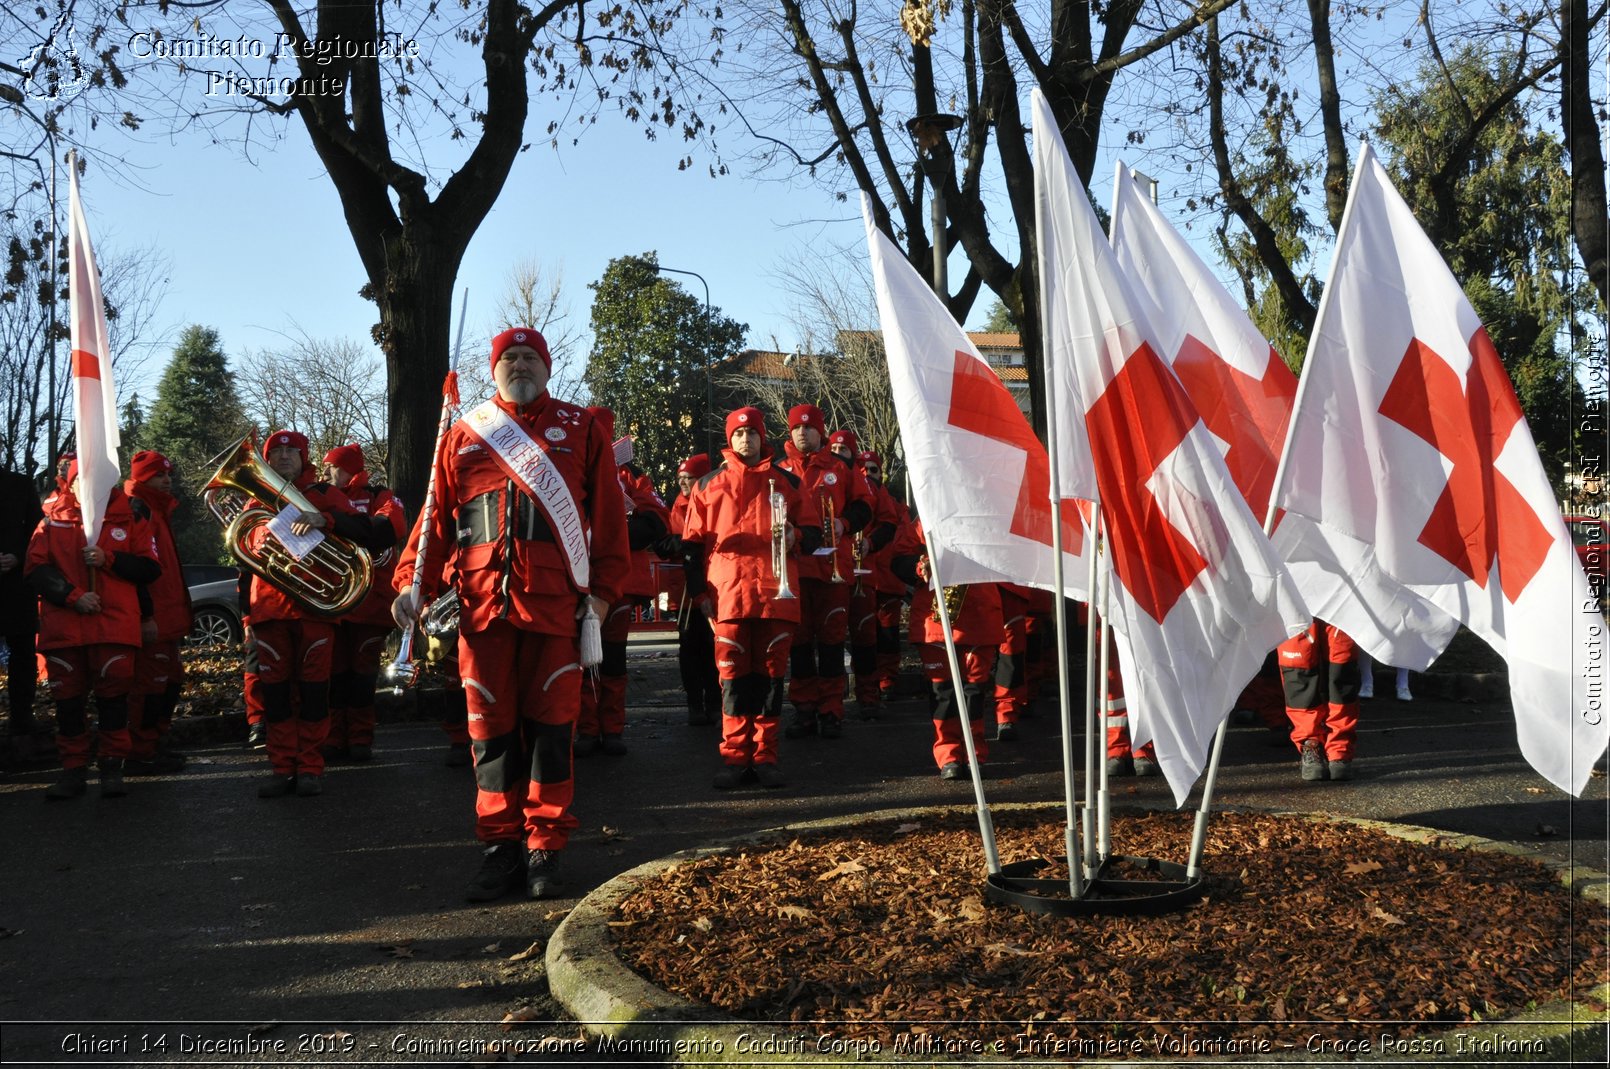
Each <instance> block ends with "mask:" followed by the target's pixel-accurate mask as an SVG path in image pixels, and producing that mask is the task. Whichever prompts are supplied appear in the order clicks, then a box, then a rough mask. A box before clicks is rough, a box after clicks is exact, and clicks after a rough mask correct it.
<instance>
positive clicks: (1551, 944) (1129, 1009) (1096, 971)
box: [612, 811, 1607, 1056]
mask: <svg viewBox="0 0 1610 1069" xmlns="http://www.w3.org/2000/svg"><path fill="white" fill-rule="evenodd" d="M1193 816H1194V814H1192V813H1189V812H1187V813H1149V814H1121V815H1118V816H1115V818H1114V821H1113V843H1114V848H1115V852H1117V853H1123V854H1128V855H1134V856H1141V857H1155V858H1160V859H1163V860H1171V861H1177V862H1183V861H1184V860H1185V858H1186V856H1187V853H1188V849H1189V842H1190V833H1191V821H1192V818H1193ZM996 830H997V841H998V844H999V851H1000V857H1001V861H1002V862H1003V863H1010V862H1012V861H1016V860H1022V859H1026V858H1033V857H1039V858H1046V859H1050V858H1054V857H1056V856H1057V855H1060V854H1061V853H1062V849H1063V847H1062V843H1063V828H1062V824H1061V818H1060V811H1058V812H1057V813H1055V814H1051V815H1049V816H1047V815H1044V814H1038V813H1010V814H1002V815H998V817H997V829H996ZM1203 868H1204V871H1205V872H1206V873H1207V874H1208V887H1209V889H1208V894H1207V896H1206V898H1205V899H1204V900H1203V901H1201V902H1199V903H1198V904H1196V905H1195V906H1193V907H1191V908H1189V909H1186V910H1184V911H1181V912H1176V913H1169V914H1164V915H1161V916H1111V915H1107V916H1083V917H1053V916H1040V915H1032V914H1029V913H1025V912H1023V911H1021V910H1019V909H1016V908H1014V907H1011V906H1002V905H995V904H991V903H986V902H985V901H984V899H983V896H982V893H981V883H982V872H983V854H982V848H981V846H980V844H979V833H978V827H977V824H976V821H975V820H974V819H973V818H972V816H971V815H966V814H963V815H957V816H945V817H936V818H934V819H933V820H931V821H928V822H925V823H924V824H922V825H921V826H920V827H919V828H912V827H911V825H910V824H909V823H907V824H903V825H896V824H893V823H888V824H869V825H866V826H863V827H860V828H856V829H853V830H851V831H841V832H837V833H834V834H832V835H830V836H827V837H823V838H801V839H799V840H796V841H792V842H783V843H777V844H775V845H772V846H760V847H754V848H750V849H747V850H745V851H744V852H742V853H735V854H727V855H718V856H713V857H708V858H702V859H699V860H697V861H690V862H686V863H683V864H680V865H678V866H676V867H675V868H673V869H671V870H670V871H668V872H666V873H664V874H663V875H661V876H659V877H657V878H655V879H653V880H651V881H649V882H647V883H646V884H645V885H644V886H643V887H642V888H641V889H640V890H639V891H638V892H636V893H634V894H633V895H632V896H630V897H629V898H627V899H626V900H625V901H624V902H623V903H622V905H621V908H620V910H619V912H618V915H617V916H616V918H615V922H614V924H613V925H612V930H613V931H614V933H615V937H616V940H617V945H618V953H619V955H620V957H621V958H622V960H623V961H625V962H626V963H627V964H628V965H630V966H631V967H633V968H634V969H636V970H637V971H638V972H639V973H641V974H642V975H643V976H645V977H647V978H648V979H650V980H651V981H653V982H654V983H656V984H658V985H659V986H661V987H664V988H666V989H668V990H671V991H674V992H677V993H678V994H681V995H683V996H685V997H687V998H690V999H693V1000H695V1001H698V1002H702V1003H705V1004H707V1005H710V1006H714V1007H718V1008H719V1009H721V1010H724V1011H726V1012H728V1013H731V1014H733V1015H735V1016H738V1017H741V1018H747V1019H751V1020H756V1021H789V1022H799V1023H804V1022H823V1024H822V1025H821V1026H820V1027H821V1028H824V1029H826V1030H828V1031H830V1032H832V1033H834V1034H836V1035H842V1036H844V1037H846V1038H848V1039H852V1040H853V1039H857V1038H859V1039H862V1040H866V1041H877V1042H879V1043H881V1044H883V1045H884V1046H883V1049H885V1050H888V1049H891V1046H893V1047H894V1048H895V1049H898V1044H899V1043H900V1042H906V1043H908V1044H909V1042H910V1040H911V1037H912V1036H914V1035H915V1036H917V1037H919V1038H928V1039H932V1038H933V1037H934V1036H940V1035H943V1034H944V1033H945V1031H946V1028H947V1024H946V1022H949V1023H951V1024H953V1025H956V1026H961V1025H963V1024H964V1023H965V1029H966V1034H967V1035H968V1036H969V1037H971V1038H972V1039H975V1040H977V1041H982V1042H986V1043H990V1042H999V1044H1000V1046H999V1047H998V1048H995V1049H997V1050H999V1051H1002V1052H1005V1053H1007V1054H1013V1053H1016V1054H1025V1053H1035V1052H1036V1051H1044V1050H1046V1049H1047V1048H1046V1047H1044V1046H1041V1047H1038V1048H1036V1047H1034V1046H1033V1043H1032V1042H1030V1043H1029V1044H1028V1045H1027V1046H1026V1045H1025V1043H1024V1040H1023V1038H1022V1037H1024V1036H1029V1037H1034V1036H1036V1035H1038V1036H1042V1037H1049V1039H1051V1040H1053V1041H1054V1042H1055V1043H1060V1044H1066V1045H1065V1046H1062V1047H1060V1048H1055V1047H1053V1048H1052V1049H1060V1050H1061V1052H1063V1053H1067V1052H1070V1051H1072V1052H1080V1051H1084V1052H1103V1051H1105V1052H1106V1053H1115V1052H1116V1051H1115V1049H1114V1046H1113V1044H1115V1043H1116V1044H1124V1046H1122V1048H1121V1052H1122V1053H1124V1054H1125V1055H1126V1056H1137V1055H1144V1054H1146V1053H1158V1054H1164V1055H1166V1054H1169V1053H1171V1052H1172V1053H1178V1044H1179V1043H1181V1042H1185V1043H1188V1044H1199V1045H1198V1046H1197V1047H1196V1048H1195V1049H1196V1050H1197V1051H1198V1052H1200V1053H1208V1054H1213V1053H1237V1052H1238V1051H1239V1052H1245V1051H1246V1050H1249V1049H1272V1050H1275V1051H1279V1050H1282V1049H1287V1048H1289V1047H1290V1046H1292V1045H1293V1044H1296V1045H1298V1046H1299V1048H1300V1047H1301V1045H1302V1044H1303V1043H1305V1042H1307V1041H1308V1038H1309V1037H1310V1036H1314V1035H1318V1036H1320V1037H1324V1036H1336V1037H1338V1038H1341V1037H1346V1036H1353V1035H1356V1034H1357V1030H1358V1025H1357V1022H1374V1024H1373V1025H1372V1027H1378V1028H1379V1029H1380V1030H1381V1031H1382V1032H1383V1033H1389V1034H1393V1035H1398V1036H1405V1037H1407V1036H1413V1035H1415V1034H1417V1033H1421V1032H1425V1031H1428V1030H1431V1031H1435V1030H1436V1029H1437V1028H1439V1027H1447V1025H1448V1024H1449V1023H1456V1022H1468V1021H1472V1020H1481V1019H1486V1020H1490V1019H1493V1018H1495V1017H1500V1016H1504V1015H1508V1014H1512V1013H1517V1012H1521V1011H1523V1010H1525V1009H1527V1008H1528V1007H1529V1006H1532V1005H1535V1004H1542V1003H1546V1002H1549V1001H1551V1000H1555V999H1559V998H1563V997H1567V996H1568V995H1569V994H1570V992H1571V991H1572V990H1573V984H1574V985H1575V986H1576V988H1577V989H1580V990H1581V991H1583V992H1585V991H1587V990H1588V989H1589V988H1591V987H1592V986H1593V985H1594V984H1595V983H1597V982H1599V981H1600V980H1601V979H1602V978H1603V976H1604V975H1605V971H1606V968H1607V955H1606V942H1605V920H1604V916H1603V913H1602V911H1596V910H1595V908H1593V907H1592V906H1591V905H1586V904H1584V903H1582V902H1580V901H1578V900H1576V899H1573V897H1572V896H1571V895H1570V894H1569V893H1568V892H1567V891H1565V890H1564V889H1563V888H1562V887H1561V886H1560V885H1559V883H1558V881H1557V879H1556V878H1555V877H1554V876H1553V875H1552V874H1551V873H1550V872H1549V871H1548V870H1547V869H1546V868H1544V867H1543V866H1542V865H1540V864H1537V863H1536V862H1533V861H1530V860H1528V859H1522V858H1516V857H1511V856H1508V855H1503V854H1494V853H1488V852H1480V851H1464V850H1452V849H1446V848H1441V847H1437V846H1430V845H1425V844H1420V843H1413V842H1407V841H1404V840H1401V839H1397V838H1394V837H1391V836H1388V835H1385V834H1383V833H1381V832H1379V831H1375V830H1373V829H1368V828H1363V827H1359V826H1355V825H1349V824H1341V823H1316V822H1310V821H1307V820H1303V819H1300V818H1296V817H1277V816H1270V815H1261V814H1232V813H1223V814H1216V815H1215V816H1214V817H1213V819H1212V822H1211V824H1210V828H1209V835H1208V845H1207V850H1206V853H1205V855H1204V861H1203ZM1066 871H1067V870H1066V868H1065V867H1063V866H1061V865H1060V864H1054V865H1052V866H1051V867H1050V868H1048V869H1046V870H1042V872H1041V873H1039V875H1041V876H1050V877H1053V878H1057V877H1060V878H1063V879H1065V878H1066ZM1299 1025H1300V1027H1299ZM902 1035H903V1036H904V1037H905V1038H904V1040H901V1039H900V1037H901V1036H902ZM1264 1043H1267V1044H1268V1045H1269V1046H1268V1047H1267V1048H1262V1047H1260V1046H1256V1045H1257V1044H1264ZM1235 1044H1255V1046H1252V1047H1240V1048H1238V1047H1236V1046H1235ZM1104 1045H1105V1046H1104ZM1171 1045H1172V1050H1171ZM922 1049H938V1048H931V1047H924V1048H922Z"/></svg>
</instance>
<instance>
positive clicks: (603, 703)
mask: <svg viewBox="0 0 1610 1069" xmlns="http://www.w3.org/2000/svg"><path fill="white" fill-rule="evenodd" d="M641 601H642V599H641V598H637V597H627V598H622V599H621V600H619V601H617V602H616V603H615V604H613V605H611V606H610V607H609V611H608V612H607V613H605V614H604V620H603V626H602V627H601V628H600V629H599V631H600V637H601V638H602V639H603V641H604V659H603V661H602V662H601V663H600V664H599V665H598V673H597V675H596V676H594V677H593V678H591V679H587V680H584V681H583V682H582V686H581V711H580V712H579V713H578V714H577V715H576V734H577V735H594V736H596V735H619V734H621V733H622V732H624V731H625V730H626V640H627V639H628V638H629V637H630V635H631V630H632V612H633V610H634V609H636V608H637V606H638V605H639V604H640V603H641Z"/></svg>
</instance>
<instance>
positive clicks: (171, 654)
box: [129, 640, 184, 760]
mask: <svg viewBox="0 0 1610 1069" xmlns="http://www.w3.org/2000/svg"><path fill="white" fill-rule="evenodd" d="M183 687H184V661H183V660H181V659H180V657H179V643H178V641H177V640H175V641H173V642H158V643H156V644H155V645H152V646H141V647H140V655H139V656H138V657H137V658H136V659H135V662H134V685H133V687H132V688H131V689H130V690H129V756H131V757H134V758H137V759H139V760H149V759H150V758H152V757H154V756H155V755H156V752H157V744H158V743H160V742H161V741H162V736H164V735H166V734H167V733H168V728H169V727H170V726H171V725H172V724H173V707H174V705H175V704H176V703H177V702H178V700H179V694H180V692H181V690H182V689H183Z"/></svg>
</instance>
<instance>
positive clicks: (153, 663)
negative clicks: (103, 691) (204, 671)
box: [123, 449, 193, 776]
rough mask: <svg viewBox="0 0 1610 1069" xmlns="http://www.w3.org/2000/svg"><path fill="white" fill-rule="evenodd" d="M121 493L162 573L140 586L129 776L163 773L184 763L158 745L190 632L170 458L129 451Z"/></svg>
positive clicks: (179, 685)
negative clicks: (145, 524) (138, 515)
mask: <svg viewBox="0 0 1610 1069" xmlns="http://www.w3.org/2000/svg"><path fill="white" fill-rule="evenodd" d="M123 492H124V493H126V494H128V496H129V497H130V498H131V499H138V500H139V501H141V502H142V503H144V505H145V507H146V508H147V509H148V510H149V511H150V513H151V535H152V538H153V539H155V542H156V549H157V563H159V564H160V565H161V566H162V574H161V575H160V576H158V577H157V578H156V580H155V581H153V582H151V583H150V584H148V585H147V586H146V588H145V589H146V593H147V595H148V596H149V598H150V601H151V615H150V616H149V617H147V618H146V619H145V620H143V621H141V638H142V639H143V642H142V644H141V646H140V656H139V658H138V659H137V660H136V662H135V665H134V685H133V687H132V689H131V690H130V691H129V760H128V764H127V766H126V769H127V771H128V773H129V774H130V775H131V776H152V775H163V774H166V773H169V772H177V771H179V769H181V768H183V767H184V755H183V754H177V753H174V752H172V751H171V750H166V749H164V748H162V743H163V741H164V740H165V738H166V736H167V733H168V728H169V726H170V725H171V724H172V723H173V707H174V706H175V705H176V704H178V701H179V694H180V692H181V691H182V690H183V689H184V662H183V661H181V660H180V658H179V642H180V640H182V639H183V638H184V637H185V636H186V635H188V634H189V633H190V627H191V624H192V623H193V619H192V616H191V611H190V588H189V587H187V586H186V585H185V581H184V569H183V568H182V567H181V566H180V563H179V550H178V548H177V546H175V544H174V541H173V526H172V517H173V507H174V505H175V504H176V502H175V500H174V497H173V462H172V461H170V460H169V459H168V458H167V457H165V456H163V455H162V454H161V453H158V452H157V451H156V450H154V449H147V450H145V451H144V452H140V453H136V454H134V459H133V460H131V461H129V480H128V481H127V482H126V483H124V484H123Z"/></svg>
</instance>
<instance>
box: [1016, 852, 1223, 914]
mask: <svg viewBox="0 0 1610 1069" xmlns="http://www.w3.org/2000/svg"><path fill="white" fill-rule="evenodd" d="M1056 860H1057V861H1060V862H1063V863H1066V861H1067V859H1066V858H1064V857H1058V858H1056ZM1114 862H1122V863H1124V864H1126V865H1129V866H1131V867H1134V868H1139V869H1141V870H1143V871H1145V872H1155V873H1157V874H1158V875H1159V876H1161V877H1163V878H1162V879H1158V880H1124V879H1118V878H1116V877H1113V876H1109V875H1108V874H1107V870H1108V867H1109V866H1111V865H1112V864H1113V863H1114ZM1049 864H1051V862H1049V861H1047V860H1045V859H1044V858H1039V857H1035V858H1030V859H1029V860H1027V861H1014V862H1012V863H1011V864H1010V865H1002V866H1001V871H999V872H995V873H991V874H990V875H989V876H988V877H987V878H986V879H985V881H984V897H985V898H987V899H989V900H990V901H991V902H999V903H1000V904H1002V905H1009V906H1016V907H1018V908H1019V909H1021V910H1023V911H1024V912H1026V913H1044V914H1047V915H1049V916H1053V917H1079V916H1085V915H1089V914H1098V913H1102V914H1137V915H1149V914H1155V913H1170V912H1173V911H1174V910H1180V909H1184V908H1185V907H1186V906H1189V905H1190V904H1191V903H1193V902H1196V901H1198V900H1199V899H1201V898H1202V896H1203V895H1205V894H1206V893H1207V881H1206V880H1205V879H1204V878H1203V877H1201V876H1197V877H1194V878H1193V877H1190V876H1188V875H1187V872H1188V870H1187V869H1186V867H1185V866H1184V865H1176V864H1174V863H1173V862H1172V861H1159V860H1158V859H1156V858H1151V857H1126V856H1122V855H1117V854H1115V855H1113V856H1111V857H1109V858H1107V859H1106V860H1105V861H1103V862H1102V863H1101V867H1100V868H1099V869H1097V870H1096V876H1095V878H1094V879H1093V880H1091V881H1090V882H1089V883H1087V884H1085V888H1084V893H1083V894H1082V895H1080V896H1079V897H1078V898H1074V897H1072V896H1071V895H1070V894H1069V893H1068V881H1067V880H1042V879H1038V878H1036V877H1035V876H1034V875H1033V874H1034V873H1035V872H1037V871H1038V870H1040V869H1042V868H1044V867H1045V866H1047V865H1049Z"/></svg>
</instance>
